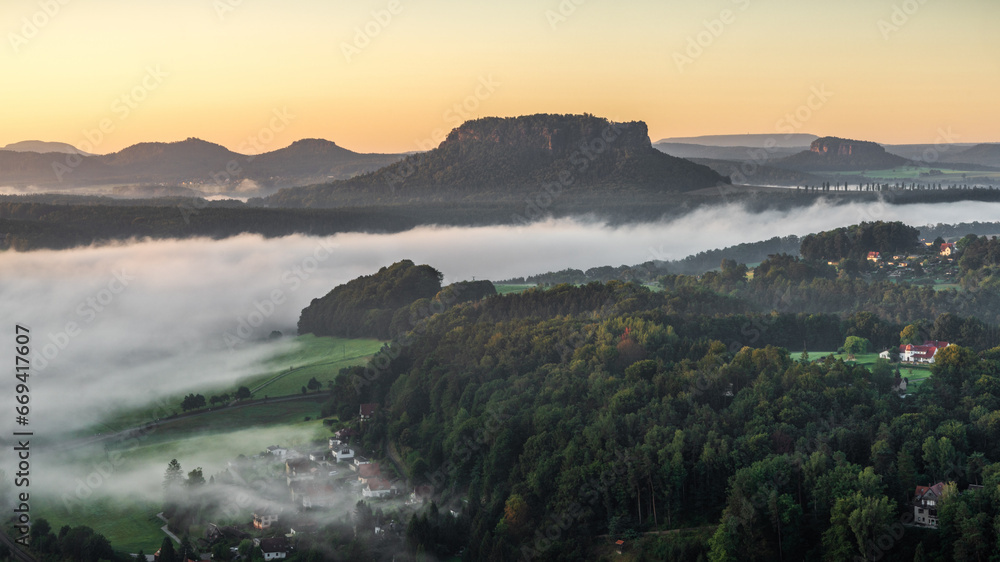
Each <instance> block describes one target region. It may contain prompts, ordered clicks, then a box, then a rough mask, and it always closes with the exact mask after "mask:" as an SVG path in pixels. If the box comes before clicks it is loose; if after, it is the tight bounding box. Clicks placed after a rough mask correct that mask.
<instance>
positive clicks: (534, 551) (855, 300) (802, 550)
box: [324, 225, 1000, 561]
mask: <svg viewBox="0 0 1000 562" xmlns="http://www.w3.org/2000/svg"><path fill="white" fill-rule="evenodd" d="M885 226H891V225H885ZM890 230H891V229H890ZM995 247H997V246H996V242H995V241H993V240H991V239H985V238H978V237H975V238H974V239H973V238H972V237H970V238H969V239H968V242H967V243H966V244H965V249H966V250H968V249H969V248H978V249H977V250H974V251H977V252H980V250H981V252H980V253H981V254H982V255H983V256H985V257H984V258H982V259H983V260H984V264H985V263H993V262H992V260H993V259H994V258H993V257H992V255H993V254H992V253H991V252H992V250H993V248H995ZM983 267H984V268H989V267H990V266H989V265H984V266H983ZM746 273H747V268H746V267H745V266H743V265H742V264H738V263H736V262H735V261H731V262H726V263H724V264H723V266H722V267H721V268H720V270H719V271H717V272H711V273H708V274H705V275H703V276H701V277H688V276H682V275H673V276H668V277H666V278H664V279H663V282H662V286H663V289H664V290H662V291H659V292H654V291H651V290H649V289H648V288H646V287H643V286H640V285H637V284H634V283H622V282H618V281H611V282H608V283H598V282H593V283H588V284H586V285H583V286H576V287H574V286H569V285H559V286H556V287H553V288H550V289H547V290H542V289H534V290H530V291H527V292H524V293H521V294H517V295H505V296H502V297H500V296H497V297H491V298H487V299H485V300H480V301H476V302H471V303H465V304H462V305H458V306H455V307H452V308H450V309H449V310H447V311H446V312H443V313H441V314H436V315H433V316H431V317H428V318H424V319H421V320H420V321H419V322H418V324H417V325H416V326H415V327H414V330H413V331H412V332H411V333H410V334H407V335H406V336H403V337H399V338H397V339H394V340H393V341H391V342H390V343H388V344H386V346H385V347H384V348H383V350H382V352H380V354H378V355H377V356H376V357H375V358H374V359H373V361H372V362H371V363H370V364H369V365H367V366H366V367H355V368H350V369H345V370H343V371H342V372H341V373H340V375H339V377H338V378H337V380H336V383H335V387H334V389H333V390H332V391H331V395H330V401H329V403H328V404H327V405H326V406H325V407H324V408H325V409H326V411H327V412H328V413H330V414H333V413H340V414H341V415H350V413H351V412H356V411H357V407H358V404H360V403H362V402H376V403H379V404H381V409H380V412H381V413H380V415H379V416H378V417H377V418H376V419H375V421H374V422H373V423H372V424H370V425H369V426H368V427H367V428H366V430H365V433H364V435H363V437H362V439H363V440H364V442H365V444H366V446H369V447H371V448H378V447H379V446H380V445H381V444H385V443H392V444H393V445H394V447H395V448H396V449H397V450H398V451H399V452H400V453H401V455H402V456H403V458H404V459H405V463H406V467H407V469H408V477H409V479H410V480H411V482H412V483H413V484H430V485H432V486H434V487H435V492H436V494H438V495H439V500H440V501H441V502H449V501H451V502H458V504H457V505H461V506H463V507H462V509H461V514H460V516H459V519H458V520H457V521H452V520H450V519H449V518H443V519H438V518H435V519H434V521H441V522H439V523H433V522H431V521H430V520H428V519H427V518H423V519H415V520H413V521H411V524H410V528H409V529H408V532H407V537H408V540H409V544H410V547H411V549H412V550H411V552H414V553H415V552H418V551H419V552H426V553H431V554H434V555H436V556H439V557H447V556H451V555H454V554H456V553H457V550H455V549H457V548H458V547H457V546H456V545H458V544H464V545H465V550H464V552H463V554H462V558H463V559H466V560H512V559H522V560H523V559H528V560H530V559H553V560H583V559H589V558H590V557H591V556H592V555H593V553H594V549H599V548H600V545H602V544H606V541H607V540H608V539H607V537H612V538H623V539H626V540H627V541H629V542H630V543H632V544H635V545H636V548H639V549H641V555H642V556H644V557H646V558H648V559H660V560H695V559H702V560H800V559H805V558H815V559H823V560H848V559H858V560H866V559H867V560H872V559H882V560H907V561H909V560H915V559H917V560H985V559H987V558H988V557H989V555H990V553H992V552H993V551H994V550H995V548H996V546H997V545H998V544H1000V542H998V541H1000V531H998V530H997V529H1000V509H998V508H997V507H996V506H997V505H1000V504H998V503H997V500H1000V496H997V490H1000V439H998V438H1000V434H997V431H1000V429H998V428H1000V425H998V424H997V423H995V422H996V419H995V418H996V417H997V416H996V415H994V414H995V413H996V410H997V409H998V407H1000V401H998V400H1000V347H997V346H998V344H1000V341H998V339H997V334H998V332H997V330H996V329H995V325H996V323H997V321H998V314H997V312H998V311H1000V306H998V305H1000V303H997V302H995V299H996V297H995V291H991V290H986V289H980V290H969V291H964V293H966V294H967V295H968V296H961V293H957V292H955V291H939V292H937V293H935V292H934V291H933V290H931V289H927V288H917V287H912V286H909V285H907V284H905V283H900V284H893V285H896V287H895V288H893V287H889V286H888V285H880V284H878V283H867V282H865V281H864V280H863V279H861V278H860V277H851V276H850V275H846V274H844V273H843V272H837V271H836V270H834V269H833V268H832V267H830V266H828V265H826V263H825V262H813V261H808V260H803V259H800V258H796V257H791V256H787V255H777V256H773V257H772V258H769V259H768V260H766V261H765V262H764V263H762V264H761V265H760V266H758V267H757V274H756V275H754V276H753V278H752V279H748V276H747V275H746ZM981 273H982V270H981V269H971V265H970V268H969V269H967V270H966V276H970V275H978V276H980V277H981ZM963 279H964V278H963ZM827 293H832V295H831V297H830V298H829V299H827V300H824V299H823V298H820V297H821V296H823V295H826V294H827ZM879 295H882V296H881V297H879ZM921 301H927V302H926V303H921ZM821 308H826V309H829V311H828V312H824V311H821V310H818V309H821ZM959 311H964V312H962V313H959ZM984 319H988V320H989V321H988V322H986V321H984ZM914 330H915V331H914ZM904 335H905V336H906V338H908V339H910V340H913V341H919V340H920V339H923V338H926V339H930V338H935V339H944V340H947V341H951V342H952V343H954V344H955V345H952V346H950V347H948V348H945V349H943V350H941V351H940V352H939V355H938V357H937V361H936V362H935V364H934V366H933V368H932V376H931V377H930V378H929V379H927V380H926V381H924V382H923V384H921V385H919V386H916V385H915V389H911V390H910V391H909V392H908V393H907V394H906V395H905V397H904V396H903V395H902V393H901V392H898V391H896V390H895V386H896V384H898V381H899V373H898V368H897V367H896V366H893V365H892V364H891V363H890V362H889V361H886V360H881V361H879V362H877V363H876V364H875V365H873V366H871V367H870V368H866V367H862V366H858V365H854V364H853V363H852V362H846V363H845V362H844V361H842V360H834V359H832V358H824V359H821V360H814V359H812V358H811V357H810V354H809V350H810V349H827V350H829V349H835V348H837V347H839V346H843V345H844V342H845V340H847V341H850V339H851V338H863V339H865V340H868V341H870V342H872V344H873V345H874V346H876V348H877V349H884V348H887V347H893V346H897V345H898V344H899V343H900V341H902V340H901V337H902V336H904ZM789 350H793V351H789ZM939 481H940V482H945V483H946V486H945V490H946V492H945V495H944V497H943V499H942V500H941V504H940V505H939V507H938V513H939V518H940V526H939V528H938V529H936V530H935V529H928V528H920V527H914V526H912V522H913V518H912V517H913V507H912V506H911V503H910V501H911V500H912V497H913V494H914V489H915V486H917V485H931V484H934V483H936V482H939ZM980 486H984V487H980ZM443 520H447V521H443ZM670 529H675V530H678V532H677V533H676V534H674V535H669V536H667V535H652V534H648V535H647V534H646V533H650V532H652V531H664V530H670ZM454 533H463V540H461V541H455V540H454V537H453V535H454ZM444 535H449V536H451V538H452V540H443V539H442V536H444Z"/></svg>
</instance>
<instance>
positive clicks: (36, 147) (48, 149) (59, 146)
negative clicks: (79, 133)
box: [0, 140, 91, 156]
mask: <svg viewBox="0 0 1000 562" xmlns="http://www.w3.org/2000/svg"><path fill="white" fill-rule="evenodd" d="M0 150H9V151H11V152H37V153H38V154H49V153H52V152H58V153H61V154H80V155H83V156H91V154H88V153H86V152H84V151H82V150H80V149H79V148H77V147H75V146H73V145H71V144H67V143H64V142H48V141H37V140H27V141H21V142H14V143H11V144H8V145H7V146H4V147H0Z"/></svg>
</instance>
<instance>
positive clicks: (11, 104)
mask: <svg viewBox="0 0 1000 562" xmlns="http://www.w3.org/2000/svg"><path fill="white" fill-rule="evenodd" d="M396 2H397V4H394V5H397V6H398V7H399V8H400V10H397V11H398V13H397V14H395V15H392V17H391V19H390V20H389V21H388V22H387V23H386V24H385V25H383V24H380V23H378V22H377V21H376V18H375V16H373V12H380V11H384V10H387V9H388V7H389V6H390V1H389V0H351V1H347V0H141V1H136V0H3V2H2V3H0V25H2V31H3V34H4V43H3V45H2V47H0V65H2V66H0V68H2V69H3V79H2V81H0V100H2V102H3V112H2V120H0V146H2V145H5V144H7V143H11V142H16V141H21V140H27V139H38V140H49V141H61V142H68V143H71V144H74V145H77V146H80V145H81V144H82V143H84V142H85V141H87V136H88V135H86V134H85V133H84V131H92V130H94V129H97V128H98V127H100V125H101V124H102V121H103V124H104V125H105V126H106V130H107V132H106V133H102V134H101V135H100V137H102V138H98V135H96V134H91V135H90V137H91V139H92V140H91V148H92V150H93V151H94V152H98V153H108V152H113V151H116V150H120V149H121V148H124V147H125V146H128V145H131V144H134V143H136V142H141V141H176V140H182V139H184V138H186V137H192V136H193V137H199V138H202V139H205V140H208V141H212V142H217V143H219V144H223V145H225V146H227V147H229V148H232V149H242V150H241V151H242V152H259V151H261V150H274V149H277V148H281V147H283V146H286V145H288V144H289V143H291V142H292V141H294V140H297V139H300V138H308V137H321V138H326V139H329V140H333V141H335V142H337V143H338V144H340V145H341V146H344V147H347V148H350V149H352V150H357V151H361V152H403V151H410V150H419V149H421V148H429V147H430V146H433V145H436V144H437V142H439V141H440V140H442V138H443V135H444V134H446V133H447V131H449V130H450V129H452V128H453V127H454V126H456V125H457V124H458V123H459V122H460V121H461V120H464V119H465V118H467V117H477V116H488V115H500V116H513V115H522V114H529V113H539V112H548V113H583V112H589V113H593V114H595V115H599V116H604V117H608V118H611V119H614V120H642V121H645V122H646V123H647V124H648V125H649V132H650V137H651V138H652V139H653V140H654V141H655V140H658V139H660V138H664V137H670V136H693V135H704V134H727V133H775V132H791V131H792V130H794V131H795V132H804V133H814V134H819V135H836V136H844V137H850V138H859V139H866V140H875V141H879V142H883V143H929V142H938V141H940V140H941V136H942V132H946V133H948V135H949V136H950V139H951V140H955V141H959V142H985V141H1000V104H997V102H996V100H997V97H998V94H1000V56H998V55H1000V33H998V32H997V30H996V24H997V22H998V21H1000V1H997V0H838V1H836V2H831V1H828V0H823V1H820V0H649V1H646V0H634V1H617V2H611V1H610V0H538V1H530V0H503V1H500V0H493V1H489V0H396ZM63 4H64V5H63ZM577 4H579V5H577ZM46 5H51V6H58V11H57V12H56V11H55V8H53V7H51V6H49V10H50V11H52V12H55V13H54V15H51V16H49V15H48V14H46V13H45V12H44V9H43V8H44V6H46ZM724 10H729V11H730V13H729V14H728V15H727V17H726V19H727V20H728V23H724V22H722V21H721V18H722V16H723V15H724ZM560 11H562V12H563V13H565V14H566V15H565V16H562V15H561V14H560ZM906 11H909V12H911V13H910V14H907V13H906ZM894 12H895V14H896V15H895V21H894V20H893V14H894ZM557 15H559V17H556V16H557ZM25 18H26V19H25ZM384 19H385V18H384V16H383V20H384ZM26 20H27V21H29V22H30V21H31V20H34V21H35V22H36V23H41V24H43V25H40V26H37V28H35V26H34V24H28V25H26V24H25V21H26ZM716 20H718V21H716ZM713 22H714V23H713ZM880 22H881V23H880ZM366 26H367V27H368V29H369V30H372V31H374V32H375V33H374V36H366V37H362V38H361V40H360V41H359V40H358V38H357V34H358V31H357V30H358V29H362V30H363V29H364V28H365V27H366ZM710 28H714V31H715V34H713V33H712V31H713V29H710ZM699 34H700V36H699ZM699 38H700V39H701V45H699V46H698V47H697V48H695V47H691V48H690V49H689V47H690V45H691V42H695V43H697V42H698V40H699ZM364 40H367V41H368V43H367V45H364V44H363V43H364ZM345 45H352V46H354V47H355V48H356V49H357V51H355V52H353V53H351V54H350V56H347V55H345V52H344V50H345ZM699 49H700V51H699ZM680 57H687V58H686V59H685V58H680ZM150 69H152V70H153V71H154V72H153V73H152V74H151V73H150ZM157 69H159V70H158V71H157ZM157 73H158V74H157ZM164 74H165V75H164ZM157 76H159V77H157ZM144 81H145V86H144V85H143V84H144ZM484 83H490V84H492V85H491V87H490V88H487V87H486V86H485V85H482V84H484ZM814 91H825V92H827V95H824V96H823V98H825V100H824V99H823V98H821V97H818V96H816V95H815V94H814V93H813V92H814ZM133 92H134V93H135V94H136V97H139V98H143V99H142V100H141V101H137V100H129V99H126V100H123V99H122V96H123V95H131V93H133ZM810 102H811V103H812V106H813V107H812V108H808V105H807V104H809V103H810ZM463 104H464V105H465V107H467V108H468V109H465V108H463ZM456 106H457V108H458V111H456V109H455V108H456ZM275 111H278V112H282V111H284V112H285V116H286V120H287V121H289V122H288V123H287V125H286V124H285V123H284V122H283V121H281V120H276V119H274V116H275V113H274V112H275ZM797 111H798V114H799V117H798V118H793V120H788V119H787V116H788V115H789V114H791V115H793V116H794V114H795V113H796V112H797ZM289 115H291V116H294V117H293V118H289V117H288V116H289ZM803 117H804V119H802V121H800V120H799V119H801V118H803ZM272 127H273V129H272ZM279 129H280V130H279ZM262 130H263V131H262ZM249 139H253V140H254V142H253V143H251V142H248V140H249ZM94 141H96V142H94ZM254 145H256V146H254Z"/></svg>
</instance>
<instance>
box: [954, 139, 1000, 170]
mask: <svg viewBox="0 0 1000 562" xmlns="http://www.w3.org/2000/svg"><path fill="white" fill-rule="evenodd" d="M940 161H941V162H950V163H962V164H978V165H980V166H991V167H994V168H1000V144H995V143H984V144H977V145H975V146H972V147H969V148H966V149H964V150H961V151H955V152H947V153H945V154H943V155H942V156H941V159H940Z"/></svg>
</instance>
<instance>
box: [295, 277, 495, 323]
mask: <svg viewBox="0 0 1000 562" xmlns="http://www.w3.org/2000/svg"><path fill="white" fill-rule="evenodd" d="M441 277H442V275H441V272H439V271H438V270H436V269H434V268H433V267H431V266H429V265H415V264H414V263H413V262H412V261H410V260H403V261H401V262H398V263H394V264H392V265H391V266H389V267H383V268H382V269H380V270H378V272H377V273H375V274H373V275H366V276H363V277H359V278H357V279H354V280H353V281H350V282H348V283H346V284H344V285H340V286H338V287H336V288H334V289H333V290H332V291H330V292H329V293H327V294H326V295H325V296H324V297H322V298H318V299H313V301H312V303H310V304H309V306H308V307H306V308H305V309H304V310H303V311H302V315H301V316H300V317H299V324H298V328H299V334H315V335H317V336H337V337H347V338H349V337H355V338H358V337H367V338H379V339H389V338H392V337H393V336H396V335H398V334H400V333H402V332H407V331H409V330H410V328H411V327H412V326H413V325H414V324H415V323H416V320H415V319H416V318H420V317H422V316H426V315H428V314H430V313H431V311H435V312H437V311H440V310H443V309H444V308H446V307H447V306H451V305H455V304H459V303H463V302H468V301H475V300H479V299H482V298H484V297H488V296H491V295H495V294H496V293H497V292H496V288H494V287H493V283H490V282H489V281H462V282H458V283H454V284H452V285H448V286H447V287H445V288H444V289H442V288H441Z"/></svg>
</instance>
